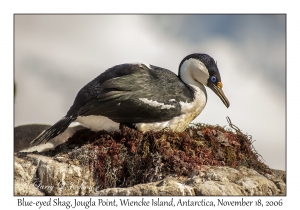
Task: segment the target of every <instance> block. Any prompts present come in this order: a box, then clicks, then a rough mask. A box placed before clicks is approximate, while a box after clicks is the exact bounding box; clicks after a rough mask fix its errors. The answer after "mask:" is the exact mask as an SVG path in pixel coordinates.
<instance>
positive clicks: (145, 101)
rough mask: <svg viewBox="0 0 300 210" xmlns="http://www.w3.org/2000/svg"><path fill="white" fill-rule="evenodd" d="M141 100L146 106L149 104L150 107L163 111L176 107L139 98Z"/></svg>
mask: <svg viewBox="0 0 300 210" xmlns="http://www.w3.org/2000/svg"><path fill="white" fill-rule="evenodd" d="M139 100H141V101H142V102H144V103H145V104H148V105H149V106H153V107H160V108H161V109H171V108H175V106H174V105H169V104H164V103H160V102H157V101H153V100H149V99H147V98H139Z"/></svg>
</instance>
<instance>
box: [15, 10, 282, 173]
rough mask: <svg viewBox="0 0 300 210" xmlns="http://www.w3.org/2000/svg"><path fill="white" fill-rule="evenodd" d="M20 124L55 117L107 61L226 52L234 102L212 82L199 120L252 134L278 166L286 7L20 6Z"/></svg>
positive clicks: (225, 72) (225, 75) (170, 65)
mask: <svg viewBox="0 0 300 210" xmlns="http://www.w3.org/2000/svg"><path fill="white" fill-rule="evenodd" d="M14 30H15V31H14V32H15V40H14V44H15V46H14V47H15V71H14V76H15V78H14V79H15V82H16V87H17V89H16V97H15V115H14V117H15V126H18V125H24V124H34V123H43V124H54V123H55V122H56V121H58V120H59V119H60V118H61V117H63V116H64V115H65V114H66V112H67V111H68V109H69V107H70V106H71V105H72V103H73V101H74V98H75V96H76V94H77V92H78V91H79V90H80V88H82V87H83V86H84V85H85V84H86V83H88V82H89V81H91V80H92V79H93V78H95V77H96V76H98V75H99V74H100V73H102V72H103V71H104V70H106V69H107V68H110V67H112V66H114V65H116V64H121V63H127V62H144V63H149V64H153V65H156V66H160V67H163V68H167V69H170V70H172V71H173V72H175V73H176V74H177V72H178V66H179V63H180V61H181V60H182V59H183V58H184V57H185V56H186V55H188V54H190V53H195V52H199V53H207V54H209V55H210V56H212V57H213V58H214V59H215V60H217V63H218V67H219V70H220V74H221V77H222V82H223V90H224V92H225V94H226V96H227V98H228V99H229V101H230V107H229V108H228V109H227V108H226V107H225V106H224V104H223V103H222V102H221V100H220V99H219V98H218V97H217V96H216V95H215V94H214V93H213V92H212V91H211V90H209V89H208V88H207V94H208V102H207V104H206V107H205V109H204V110H203V111H202V113H201V114H200V115H199V116H198V117H197V118H196V119H195V120H194V122H201V123H207V124H212V125H216V124H218V125H221V126H226V127H228V123H227V121H226V116H229V117H230V119H231V121H232V123H233V124H235V125H236V126H238V127H239V128H240V129H241V130H242V132H244V133H246V134H249V135H252V139H253V140H255V142H254V147H255V148H256V150H257V151H258V153H259V154H261V155H262V157H263V158H264V160H265V161H266V164H267V165H269V166H270V167H271V168H275V169H283V170H285V163H286V154H285V152H286V147H285V146H286V144H285V143H286V135H285V132H286V101H285V100H286V16H285V15H15V16H14Z"/></svg>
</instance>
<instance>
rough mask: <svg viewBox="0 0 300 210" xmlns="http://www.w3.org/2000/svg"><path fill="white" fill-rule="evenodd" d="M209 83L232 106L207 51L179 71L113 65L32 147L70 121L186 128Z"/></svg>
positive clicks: (112, 127)
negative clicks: (176, 72)
mask: <svg viewBox="0 0 300 210" xmlns="http://www.w3.org/2000/svg"><path fill="white" fill-rule="evenodd" d="M205 86H206V87H208V88H210V89H211V90H212V91H213V92H214V93H215V94H216V95H217V96H218V97H219V98H220V99H221V101H222V102H223V103H224V105H225V106H226V107H227V108H228V107H229V105H230V103H229V100H228V99H227V98H226V96H225V94H224V92H223V90H222V87H223V84H222V81H221V76H220V73H219V69H218V66H217V63H216V61H215V60H214V59H213V58H212V57H211V56H209V55H208V54H205V53H193V54H189V55H187V56H186V57H184V59H183V60H182V61H181V62H180V64H179V68H178V75H176V74H175V73H174V72H172V71H170V70H167V69H165V68H161V67H158V66H154V65H150V64H146V63H125V64H119V65H116V66H113V67H111V68H109V69H107V70H106V71H104V72H103V73H101V74H100V75H99V76H97V77H96V78H95V79H93V80H92V81H90V82H89V83H88V84H86V85H85V86H84V87H83V88H82V89H80V91H79V92H78V93H77V96H76V97H75V100H74V103H73V105H72V106H71V107H70V109H69V111H68V112H67V114H66V115H65V116H64V117H63V118H61V119H60V120H59V121H58V122H57V123H55V124H54V125H53V126H51V127H50V128H48V129H47V130H45V131H43V132H42V133H41V134H40V135H39V136H38V137H36V138H35V139H34V140H32V142H31V143H30V145H31V146H36V145H39V144H41V143H43V142H44V143H46V142H48V141H49V140H50V139H52V138H54V137H56V136H57V135H59V134H61V133H63V132H64V131H65V130H66V129H67V128H68V126H69V125H70V124H71V122H79V123H80V124H81V125H83V126H84V127H86V128H89V129H90V130H92V131H99V130H107V131H118V130H120V129H122V128H123V127H129V128H133V129H136V130H139V131H141V132H145V131H150V130H152V131H160V130H163V129H169V130H171V131H175V132H183V131H184V130H185V129H186V128H187V126H188V125H189V124H190V122H191V121H192V120H194V119H195V118H196V117H197V116H198V115H199V114H200V113H201V111H202V110H203V109H204V107H205V105H206V102H207V92H206V89H205Z"/></svg>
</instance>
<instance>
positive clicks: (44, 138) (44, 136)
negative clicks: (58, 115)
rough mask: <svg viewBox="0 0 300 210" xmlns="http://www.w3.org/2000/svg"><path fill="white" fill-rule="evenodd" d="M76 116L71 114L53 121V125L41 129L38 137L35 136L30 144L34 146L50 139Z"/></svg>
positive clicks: (64, 128) (65, 127) (66, 126)
mask: <svg viewBox="0 0 300 210" xmlns="http://www.w3.org/2000/svg"><path fill="white" fill-rule="evenodd" d="M75 119H76V118H74V117H73V116H65V117H63V118H62V119H61V120H60V121H58V122H57V123H55V124H54V125H53V126H51V127H50V128H48V129H47V130H45V131H43V132H42V133H41V134H40V135H39V136H38V137H36V138H35V139H34V140H32V142H30V146H36V145H39V144H41V143H43V142H44V143H47V142H48V141H49V140H50V139H52V138H54V137H56V136H58V135H59V134H61V133H62V132H64V131H65V130H66V129H67V128H68V126H69V125H70V124H71V122H73V121H74V120H75Z"/></svg>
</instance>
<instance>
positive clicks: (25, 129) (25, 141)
mask: <svg viewBox="0 0 300 210" xmlns="http://www.w3.org/2000/svg"><path fill="white" fill-rule="evenodd" d="M49 127H50V125H38V124H31V125H21V126H17V127H15V128H14V152H19V151H26V152H30V151H39V152H42V151H46V150H49V149H53V148H55V147H56V146H57V145H59V144H62V143H64V142H65V141H67V140H68V138H69V137H70V136H72V135H73V134H74V133H75V132H76V131H77V130H79V129H83V128H84V127H82V126H75V127H69V128H67V129H66V130H65V131H64V132H63V133H62V134H60V135H59V136H57V137H55V138H54V139H51V140H50V141H49V142H48V143H47V144H42V145H39V146H35V147H31V148H30V147H29V144H30V142H31V141H32V140H33V139H35V138H36V137H37V136H38V135H40V134H41V133H42V132H43V131H44V130H46V129H48V128H49Z"/></svg>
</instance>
